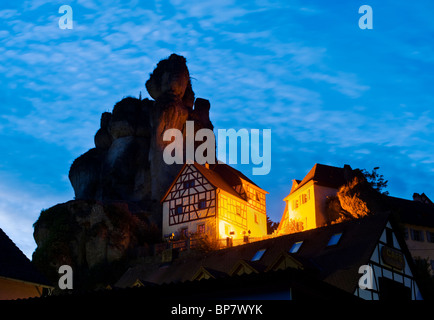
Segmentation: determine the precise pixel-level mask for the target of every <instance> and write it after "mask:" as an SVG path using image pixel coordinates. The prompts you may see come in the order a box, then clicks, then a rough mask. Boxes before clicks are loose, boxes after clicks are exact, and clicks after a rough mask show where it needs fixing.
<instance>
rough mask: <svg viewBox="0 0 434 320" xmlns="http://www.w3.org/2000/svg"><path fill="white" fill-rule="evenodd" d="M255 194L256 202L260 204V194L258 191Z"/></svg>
mask: <svg viewBox="0 0 434 320" xmlns="http://www.w3.org/2000/svg"><path fill="white" fill-rule="evenodd" d="M255 194H256V201H258V202H259V201H260V200H259V193H258V191H256V192H255Z"/></svg>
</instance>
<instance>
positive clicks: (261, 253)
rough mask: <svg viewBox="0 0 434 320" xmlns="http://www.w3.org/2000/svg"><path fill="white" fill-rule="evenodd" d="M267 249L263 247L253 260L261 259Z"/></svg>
mask: <svg viewBox="0 0 434 320" xmlns="http://www.w3.org/2000/svg"><path fill="white" fill-rule="evenodd" d="M266 250H267V249H261V250H259V251H258V252H256V253H255V255H254V256H253V258H252V260H251V261H259V260H261V258H262V256H263V255H264V253H265V251H266Z"/></svg>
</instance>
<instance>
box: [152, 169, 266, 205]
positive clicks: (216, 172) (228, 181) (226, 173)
mask: <svg viewBox="0 0 434 320" xmlns="http://www.w3.org/2000/svg"><path fill="white" fill-rule="evenodd" d="M188 165H193V166H194V167H195V168H196V169H197V170H198V171H199V172H200V173H201V174H202V175H203V176H204V177H205V179H206V180H208V182H209V183H210V184H212V185H213V186H214V187H216V188H219V189H221V190H224V191H226V192H227V193H229V194H231V195H233V196H235V197H238V198H240V199H241V200H245V199H243V198H242V197H241V195H240V194H239V193H238V192H236V191H235V189H234V187H235V186H237V185H240V184H242V181H241V179H243V180H245V181H247V182H248V183H251V184H252V185H254V186H256V187H257V188H259V189H261V188H260V187H258V185H256V184H255V183H254V182H253V181H251V180H250V179H249V178H247V177H246V176H245V175H244V174H243V173H241V172H240V171H238V170H236V169H234V168H232V167H231V166H229V165H227V164H225V163H218V164H213V165H209V167H208V168H207V167H205V166H203V165H200V164H198V163H197V162H194V163H192V164H187V163H186V164H185V165H184V166H183V167H182V169H181V170H180V172H179V174H178V176H177V177H176V178H175V179H174V181H173V183H172V185H171V186H170V187H169V189H168V190H167V192H166V194H165V195H164V196H163V198H162V200H161V201H164V199H165V198H166V197H167V195H168V194H169V192H170V190H171V189H172V188H173V185H174V184H175V182H176V180H177V179H178V177H179V175H180V174H181V173H182V172H183V171H184V169H185V167H186V166H188ZM261 190H263V189H261ZM263 191H264V192H266V193H267V191H265V190H263Z"/></svg>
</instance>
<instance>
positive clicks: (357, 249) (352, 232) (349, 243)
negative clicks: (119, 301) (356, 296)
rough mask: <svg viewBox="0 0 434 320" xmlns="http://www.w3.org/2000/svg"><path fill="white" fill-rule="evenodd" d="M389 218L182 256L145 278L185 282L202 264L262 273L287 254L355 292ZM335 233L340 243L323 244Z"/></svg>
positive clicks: (317, 274) (379, 216) (225, 270)
mask: <svg viewBox="0 0 434 320" xmlns="http://www.w3.org/2000/svg"><path fill="white" fill-rule="evenodd" d="M387 220H388V214H377V215H374V216H369V217H365V218H361V219H357V220H352V221H348V222H343V223H338V224H333V225H330V226H326V227H321V228H316V229H311V230H307V231H304V232H299V233H294V234H288V235H284V236H280V237H275V238H271V239H267V240H262V241H258V242H253V243H249V244H245V245H241V246H236V247H231V248H226V249H222V250H218V251H213V252H211V253H208V254H205V255H195V256H194V255H193V256H185V257H182V256H180V257H179V258H178V259H177V260H174V261H173V262H172V264H170V265H166V266H163V267H160V268H158V267H157V268H155V270H154V272H150V273H148V274H147V276H146V277H145V278H144V280H146V281H149V282H153V283H157V284H162V283H172V282H174V283H177V282H183V281H189V280H191V279H192V277H193V276H194V275H195V273H196V272H197V270H198V269H199V268H200V267H205V268H210V269H212V270H216V271H218V272H220V273H226V274H227V275H229V274H230V273H231V271H233V268H234V266H236V265H237V264H245V263H247V264H248V265H250V266H251V267H253V268H254V269H255V270H257V271H259V272H260V273H261V272H264V270H266V269H265V268H268V269H267V270H269V269H270V266H271V265H272V264H273V263H275V262H276V260H278V258H279V256H281V255H282V253H286V254H288V255H289V256H290V257H292V258H293V259H294V262H295V263H294V264H293V265H301V266H302V267H301V268H302V269H303V270H304V271H306V272H310V273H312V275H314V276H315V277H318V278H319V279H321V280H323V281H325V282H327V283H329V284H332V285H334V286H336V287H338V288H341V289H343V290H345V291H347V292H353V290H354V289H355V287H356V285H357V282H358V279H359V277H360V275H359V274H358V268H359V267H360V266H361V265H363V264H366V263H367V262H368V260H369V258H370V256H371V254H372V252H373V250H374V247H375V245H376V243H377V242H378V239H379V237H380V235H381V232H382V231H383V229H384V227H385V225H386V222H387ZM336 233H342V237H341V238H340V241H339V243H338V244H337V245H335V246H330V247H327V244H328V241H329V239H330V237H331V236H332V235H334V234H336ZM299 241H303V244H302V245H301V247H300V249H299V250H298V251H297V253H288V252H289V250H290V248H291V247H292V245H293V244H294V243H296V242H299ZM262 249H266V251H265V253H264V254H263V256H262V258H261V259H260V260H259V261H253V262H252V261H251V259H252V257H253V256H254V255H255V254H256V252H258V250H262ZM267 272H274V271H267Z"/></svg>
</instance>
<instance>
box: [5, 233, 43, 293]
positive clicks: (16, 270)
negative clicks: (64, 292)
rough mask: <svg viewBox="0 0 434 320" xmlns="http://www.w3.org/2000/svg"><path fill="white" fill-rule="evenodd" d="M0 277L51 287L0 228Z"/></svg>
mask: <svg viewBox="0 0 434 320" xmlns="http://www.w3.org/2000/svg"><path fill="white" fill-rule="evenodd" d="M0 277H3V278H8V279H12V280H18V281H23V282H28V283H33V284H36V285H40V286H43V287H52V285H51V284H50V283H49V282H48V281H47V280H46V279H45V277H44V276H42V275H41V274H40V273H39V272H38V271H37V270H36V268H35V267H34V266H33V264H32V263H31V262H30V260H29V259H28V258H27V257H26V256H25V255H24V253H23V252H22V251H21V250H20V249H19V248H18V247H17V246H16V245H15V243H14V242H13V241H12V240H11V239H10V238H9V237H8V236H7V235H6V233H4V232H3V230H2V229H1V228H0Z"/></svg>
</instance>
